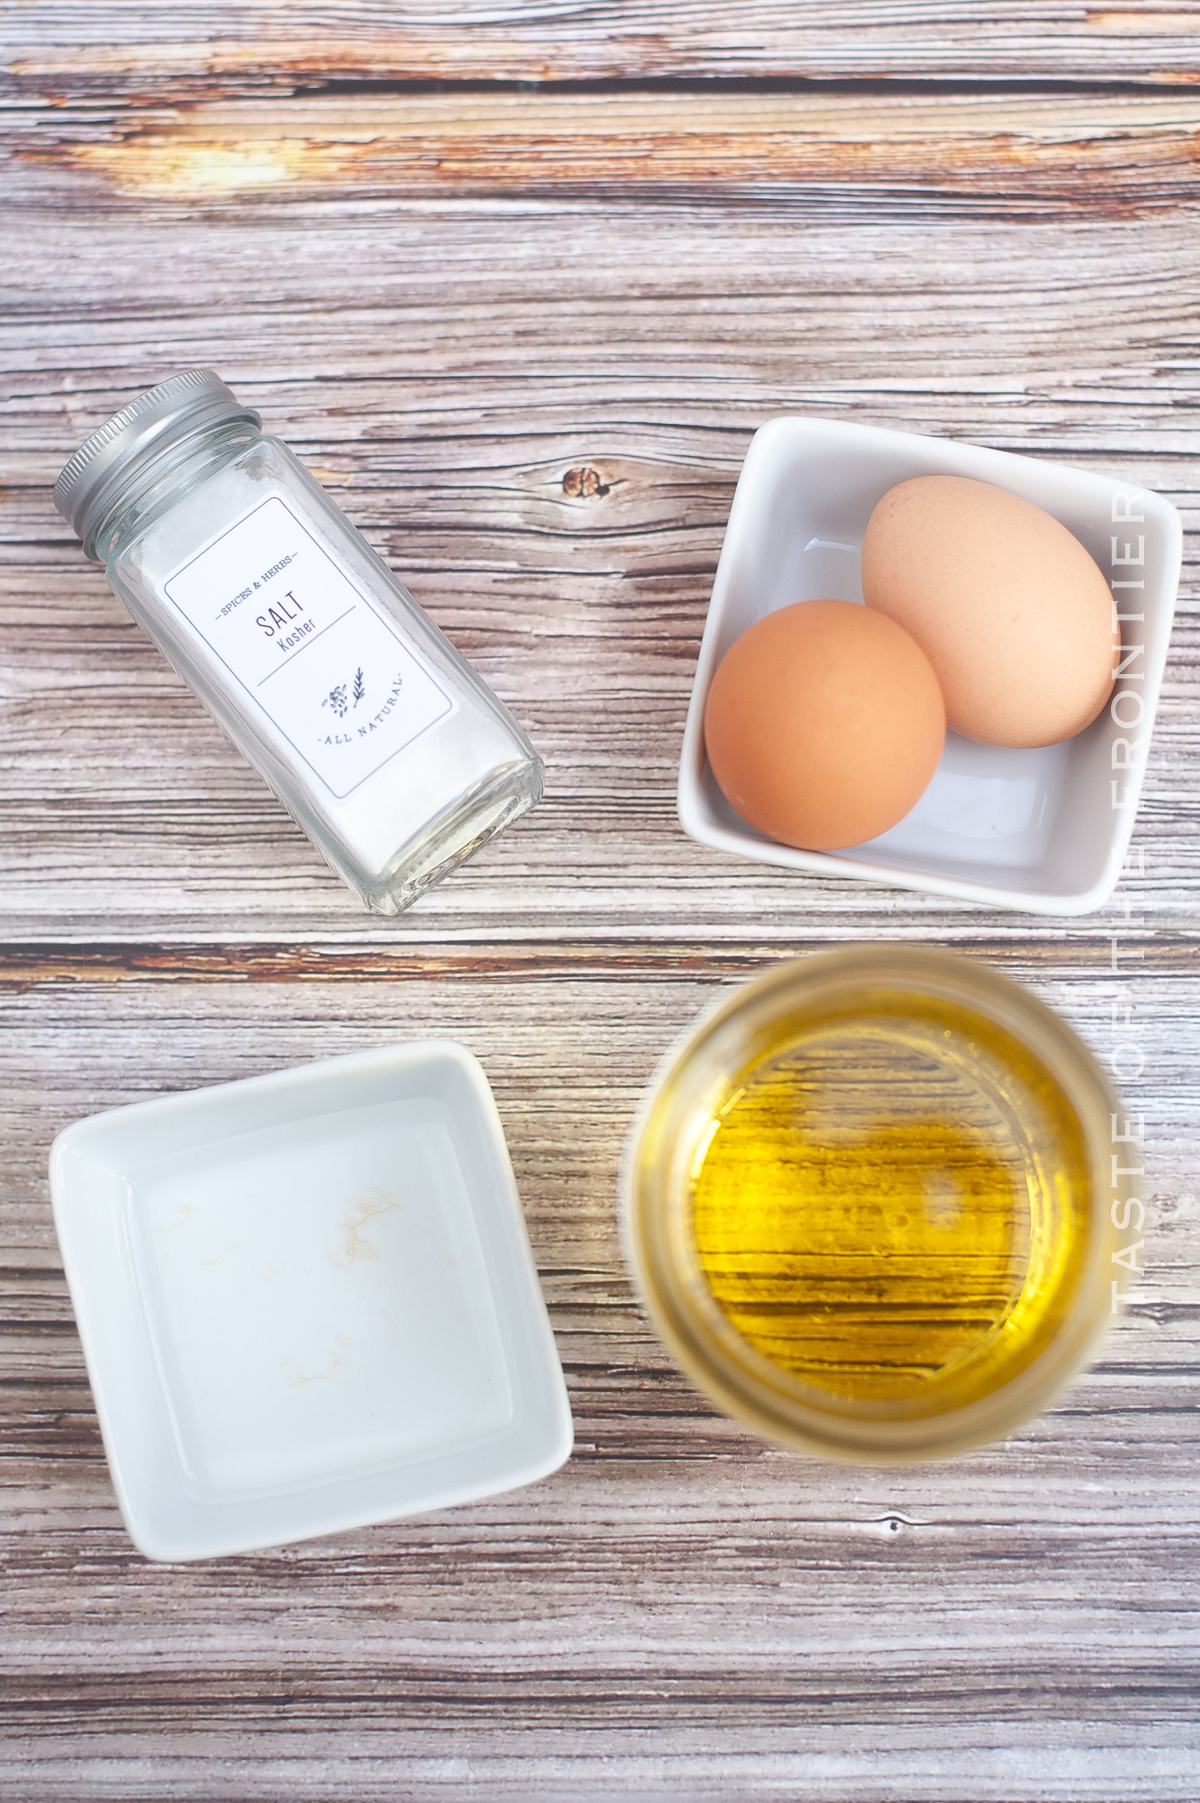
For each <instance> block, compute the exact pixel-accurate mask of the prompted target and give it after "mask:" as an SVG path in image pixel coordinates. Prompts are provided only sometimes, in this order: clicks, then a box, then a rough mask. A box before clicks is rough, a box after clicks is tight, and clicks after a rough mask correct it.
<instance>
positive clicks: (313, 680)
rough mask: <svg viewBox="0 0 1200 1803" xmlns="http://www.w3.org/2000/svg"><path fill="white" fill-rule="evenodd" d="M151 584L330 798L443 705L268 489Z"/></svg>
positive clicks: (392, 632) (407, 652)
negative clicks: (179, 564)
mask: <svg viewBox="0 0 1200 1803" xmlns="http://www.w3.org/2000/svg"><path fill="white" fill-rule="evenodd" d="M163 586H164V588H165V590H166V593H167V595H168V596H169V597H170V599H171V600H172V601H173V602H174V604H175V606H176V607H177V608H178V609H179V611H180V612H181V613H182V614H183V615H184V616H185V618H186V619H187V620H189V621H190V622H191V624H192V626H194V627H195V629H196V631H197V632H198V633H199V634H200V636H201V638H202V639H203V640H204V641H205V643H206V644H207V645H208V646H209V647H210V649H211V650H213V651H214V652H215V653H216V655H217V656H218V657H219V658H220V660H221V662H222V663H223V664H224V665H225V667H226V669H227V670H229V672H230V674H231V675H232V676H234V677H235V678H236V679H237V681H238V682H239V683H240V684H241V686H242V688H244V689H245V690H246V692H247V693H248V694H249V695H250V696H251V697H252V698H253V699H254V701H256V702H257V704H258V706H259V707H260V708H261V709H262V710H263V712H264V713H265V714H266V715H267V717H268V718H269V719H270V720H271V721H272V722H273V723H274V725H275V726H276V727H277V728H278V730H279V731H280V732H281V733H282V734H283V736H284V738H285V739H287V741H288V743H289V744H290V745H291V746H292V747H293V748H294V750H296V751H297V752H299V754H300V756H301V757H302V758H303V759H304V761H305V763H306V764H308V766H309V767H310V769H312V770H313V771H315V772H316V774H317V776H319V777H320V779H321V781H322V782H323V783H324V784H325V785H326V787H327V788H328V789H330V790H331V791H332V793H333V794H334V795H336V796H337V797H338V798H339V800H340V799H341V798H343V797H344V796H347V795H349V794H350V792H351V790H353V789H356V788H357V787H358V786H359V784H360V783H363V782H365V781H366V780H367V778H368V777H369V776H373V775H374V774H375V772H376V771H377V770H378V769H379V768H380V767H381V765H383V764H386V763H387V761H388V759H389V758H393V757H395V755H396V753H397V752H398V751H403V750H404V747H405V746H406V745H411V744H412V742H413V740H414V739H415V738H416V737H417V736H418V734H420V733H423V732H424V731H425V730H426V728H427V727H429V726H432V725H433V724H434V722H435V721H436V720H441V719H444V718H445V716H446V715H447V714H449V713H450V712H451V711H452V709H453V707H454V703H453V702H452V701H451V699H450V697H449V696H448V695H446V694H445V693H444V692H443V690H442V689H441V688H439V686H438V684H437V683H436V682H435V681H434V679H433V677H432V676H431V675H430V673H429V671H428V670H427V669H426V668H425V666H424V665H423V664H422V663H420V662H418V660H417V658H416V656H415V655H414V653H413V652H412V650H411V649H410V648H409V646H408V645H406V644H405V642H404V640H403V639H402V638H401V636H400V633H399V631H398V629H397V628H396V627H395V626H394V625H393V624H392V623H391V622H390V621H389V620H388V619H387V618H386V616H384V615H383V614H380V613H377V612H376V610H375V608H374V607H373V606H372V604H371V603H370V602H369V601H368V600H367V598H366V596H365V595H363V594H362V593H360V591H359V590H358V589H357V588H356V587H355V586H354V584H353V583H352V582H351V581H350V578H349V577H348V576H347V575H345V574H344V572H343V571H341V570H340V569H339V568H338V566H337V564H335V563H334V561H333V559H332V558H331V557H330V555H329V553H328V552H327V551H326V550H325V549H324V547H323V546H322V545H321V544H320V543H319V541H318V540H317V539H316V538H314V537H313V535H312V533H311V532H309V530H308V528H307V527H306V526H305V525H304V524H303V523H302V522H301V521H300V520H299V519H297V517H296V515H295V514H294V513H293V512H292V510H291V508H290V507H289V506H288V505H287V503H286V502H285V501H284V500H283V499H282V498H281V497H280V496H279V495H272V496H271V497H270V499H268V500H266V501H260V502H259V503H258V504H257V505H256V506H255V507H253V508H252V509H251V510H250V511H249V512H248V513H245V514H243V515H242V517H241V519H239V520H237V521H236V522H235V523H234V524H233V525H232V526H230V527H229V528H228V530H227V531H225V532H223V533H222V534H221V535H220V537H219V538H216V539H214V540H213V542H212V543H211V544H210V545H207V546H206V547H205V549H204V550H203V551H201V552H200V553H199V555H198V556H196V557H193V558H192V560H191V562H190V563H186V564H184V566H183V568H182V569H179V570H176V571H175V573H174V575H173V576H172V577H171V578H170V580H169V581H168V582H166V583H165V584H164V585H163Z"/></svg>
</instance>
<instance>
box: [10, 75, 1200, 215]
mask: <svg viewBox="0 0 1200 1803" xmlns="http://www.w3.org/2000/svg"><path fill="white" fill-rule="evenodd" d="M13 124H14V129H13V130H12V131H11V133H10V135H9V143H10V145H11V147H12V150H13V152H14V154H15V155H16V156H17V157H18V159H20V160H23V161H26V162H31V163H33V164H35V165H36V166H37V167H38V168H39V169H41V170H46V171H60V170H62V171H65V172H66V173H67V174H68V175H69V176H74V177H83V178H87V177H89V176H91V177H95V178H97V179H96V180H91V181H89V180H87V179H84V180H82V181H80V180H75V181H73V182H72V181H68V182H66V183H62V182H48V183H46V184H45V185H43V186H40V187H39V188H38V189H37V190H35V192H36V193H37V194H38V197H39V199H41V200H42V201H43V203H44V202H45V200H46V198H47V197H48V195H49V194H51V193H53V194H54V196H55V198H56V203H57V205H58V206H59V207H60V208H61V209H63V210H66V209H67V208H68V207H70V206H71V204H72V200H74V204H75V205H78V206H86V207H91V206H93V205H94V204H95V202H96V199H97V188H98V186H102V187H103V188H106V189H108V190H109V191H110V192H112V193H115V194H116V195H123V196H128V197H131V198H134V199H141V198H144V197H152V198H155V199H164V200H172V201H177V202H180V203H183V204H188V203H199V204H202V205H204V206H206V207H209V208H212V207H217V206H220V205H222V204H223V203H226V202H228V201H230V200H235V201H236V200H239V199H242V198H243V197H244V196H246V195H247V194H253V195H255V196H257V197H260V198H262V199H268V200H272V201H278V200H280V199H294V198H297V197H299V198H307V197H314V196H317V195H321V194H326V193H329V194H332V195H335V196H336V198H337V201H338V204H339V205H342V206H344V205H346V204H347V203H353V202H354V201H355V200H360V199H385V198H389V197H398V198H410V199H418V198H419V199H425V198H428V199H433V200H437V199H441V198H454V197H461V196H474V195H483V196H491V195H495V196H507V195H514V194H517V195H522V196H524V197H526V198H528V199H531V200H536V199H538V198H598V199H600V198H616V199H619V200H623V201H626V202H627V201H629V200H631V199H642V200H660V201H661V200H680V199H682V200H688V199H692V200H695V199H701V198H706V197H707V198H720V199H723V200H726V201H728V200H731V199H745V200H753V201H755V202H757V203H762V202H763V201H768V202H769V201H770V200H772V199H774V198H777V197H778V198H781V199H786V198H805V197H814V198H815V197H817V196H821V195H824V196H826V197H828V198H833V197H835V196H839V195H841V196H846V197H849V196H854V197H855V198H857V197H858V196H859V195H861V196H862V198H863V199H865V200H870V201H872V202H873V203H874V204H876V205H886V204H888V203H889V202H890V203H891V204H892V205H893V206H895V205H896V204H897V203H898V202H903V201H904V200H905V199H906V198H907V197H909V196H913V195H916V194H922V195H923V196H924V204H925V206H926V207H927V208H937V209H938V210H941V211H945V210H947V209H949V208H957V209H959V210H961V209H962V208H963V207H964V206H965V205H967V204H971V206H972V208H973V210H974V211H976V212H978V211H980V210H986V211H989V212H992V211H994V212H996V213H999V214H1001V215H1003V216H1005V217H1013V216H1017V217H1021V216H1032V217H1039V216H1041V217H1044V216H1046V215H1048V214H1061V213H1067V214H1070V213H1079V212H1082V213H1085V214H1086V213H1099V214H1102V215H1105V216H1114V215H1118V216H1119V215H1121V214H1138V213H1146V212H1151V211H1161V210H1165V209H1171V208H1177V207H1179V206H1181V205H1186V204H1188V203H1189V202H1190V203H1194V202H1195V199H1196V195H1197V191H1198V184H1200V153H1198V151H1197V144H1198V142H1200V98H1197V97H1195V96H1193V95H1192V94H1191V93H1189V92H1188V91H1187V90H1186V89H1185V90H1180V91H1179V92H1178V93H1176V94H1174V95H1172V96H1171V97H1170V98H1159V97H1157V96H1155V97H1153V98H1149V97H1146V96H1143V95H1137V94H1133V95H1128V94H1124V95H1115V94H1107V95H1104V96H1102V97H1088V98H1087V99H1076V98H1073V97H1071V96H1070V95H1064V94H1061V93H1060V94H1056V95H1048V96H1041V95H1038V96H1031V97H1029V98H1026V99H1021V100H1018V99H1015V98H1014V97H1012V96H1011V95H995V94H988V95H971V94H963V95H951V96H940V97H939V98H937V99H936V100H931V99H930V98H928V97H927V96H924V95H920V94H916V95H905V96H903V97H896V98H891V97H884V98H865V97H861V96H859V95H855V94H835V95H829V94H823V93H808V94H765V95H764V94H754V93H750V94H729V95H722V94H716V95H710V96H705V97H703V98H701V97H699V96H696V95H685V96H682V97H681V96H679V95H675V94H670V93H667V94H646V93H642V94H635V95H628V94H624V93H619V94H554V93H550V94H547V93H536V94H501V95H490V94H486V93H485V94H472V95H470V96H462V95H457V94H445V93H439V94H418V95H406V96H403V97H389V98H380V99H363V100H359V101H356V102H355V103H354V104H353V105H347V102H346V100H345V99H344V98H338V99H308V98H300V99H292V100H288V101H274V102H272V101H258V102H254V103H246V102H242V103H239V104H234V105H198V106H194V107H188V108H184V109H173V110H172V111H171V112H166V111H164V110H161V109H160V110H140V111H139V112H138V114H137V116H136V123H132V124H131V122H130V121H129V120H128V119H125V118H118V119H115V120H105V119H102V118H101V119H97V118H96V117H95V116H94V114H92V113H91V112H84V113H83V114H82V115H81V113H80V111H79V109H77V108H71V109H64V108H63V107H62V106H61V105H56V106H55V107H52V108H32V109H26V108H22V109H21V110H20V111H19V112H17V113H16V114H15V115H14V119H13Z"/></svg>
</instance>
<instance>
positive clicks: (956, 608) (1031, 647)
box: [862, 476, 1120, 746]
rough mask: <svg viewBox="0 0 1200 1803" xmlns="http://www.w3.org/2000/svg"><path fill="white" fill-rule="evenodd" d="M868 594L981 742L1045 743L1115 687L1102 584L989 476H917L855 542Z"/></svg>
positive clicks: (1063, 539) (1055, 531) (1096, 708)
mask: <svg viewBox="0 0 1200 1803" xmlns="http://www.w3.org/2000/svg"><path fill="white" fill-rule="evenodd" d="M862 583H863V595H864V597H865V599H866V603H867V606H868V607H869V608H872V609H873V610H875V611H877V612H879V613H882V614H886V615H887V616H888V617H889V619H892V620H895V621H896V622H897V623H898V624H899V625H901V626H903V627H905V628H906V629H907V631H909V632H910V633H911V634H912V636H913V638H915V639H916V641H917V643H918V644H919V645H920V646H921V648H922V650H923V651H924V652H925V653H926V655H927V657H928V658H929V661H930V663H931V664H932V665H933V667H934V669H935V670H936V671H937V674H938V680H939V681H940V683H941V685H942V693H943V695H944V696H945V698H946V719H947V722H948V724H949V725H950V726H951V727H953V729H954V731H955V732H960V733H963V734H964V735H965V736H966V737H967V738H968V739H981V740H982V741H983V743H984V744H985V745H1013V746H1030V745H1056V744H1057V743H1058V742H1059V740H1060V739H1069V738H1072V737H1073V736H1074V734H1075V733H1077V732H1082V731H1083V729H1084V727H1085V726H1090V725H1091V722H1092V721H1093V720H1094V719H1095V718H1096V715H1097V714H1098V713H1099V712H1100V710H1101V708H1102V707H1103V706H1104V704H1105V702H1106V701H1107V700H1108V697H1109V695H1110V694H1111V692H1112V686H1113V667H1114V664H1115V662H1116V659H1115V658H1114V655H1113V654H1114V650H1115V648H1116V647H1118V646H1119V645H1120V627H1119V626H1118V624H1117V617H1116V609H1115V607H1114V606H1113V603H1112V596H1111V594H1110V593H1109V588H1108V583H1107V582H1106V581H1105V578H1104V576H1103V574H1102V573H1101V571H1100V568H1099V566H1098V565H1097V564H1096V563H1095V561H1094V560H1093V559H1092V558H1091V557H1090V556H1089V555H1088V553H1087V551H1085V550H1084V548H1083V546H1082V545H1081V544H1080V542H1079V540H1078V539H1077V538H1076V537H1075V536H1074V534H1073V533H1070V532H1068V531H1067V528H1066V527H1065V526H1063V525H1060V524H1059V522H1058V521H1057V520H1056V519H1053V518H1052V517H1051V516H1050V514H1048V513H1044V512H1043V511H1042V509H1041V508H1040V507H1035V506H1034V505H1033V503H1032V501H1023V500H1021V499H1020V497H1019V496H1017V495H1010V494H1009V493H1008V491H1007V490H1006V489H1003V488H995V487H993V486H992V484H991V483H990V482H976V481H973V480H972V479H971V478H969V477H967V476H915V477H914V478H913V479H912V480H911V481H909V482H901V483H900V484H899V485H898V486H897V487H895V488H891V489H889V490H888V492H887V494H886V495H884V497H883V499H882V501H880V503H879V505H878V506H877V507H876V509H875V511H874V513H873V514H872V515H871V518H870V521H869V522H868V525H867V533H866V537H865V539H864V540H863V552H862Z"/></svg>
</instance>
